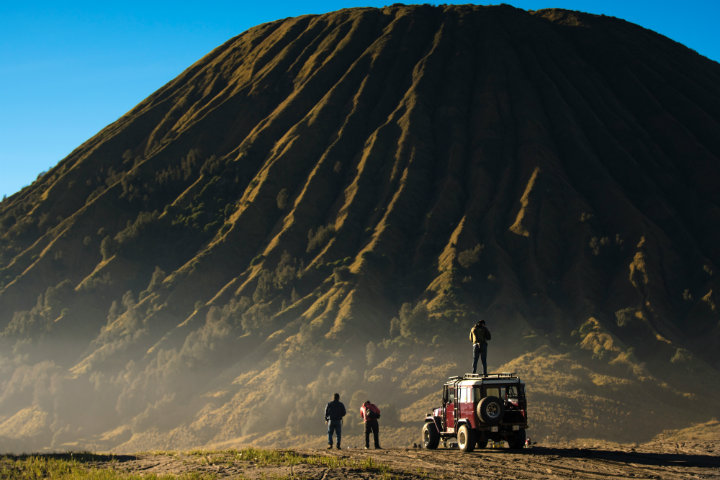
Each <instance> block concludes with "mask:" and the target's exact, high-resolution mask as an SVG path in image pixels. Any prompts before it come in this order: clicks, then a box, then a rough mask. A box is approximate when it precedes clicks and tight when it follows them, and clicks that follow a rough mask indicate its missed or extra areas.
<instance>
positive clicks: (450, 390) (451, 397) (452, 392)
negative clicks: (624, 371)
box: [448, 387, 455, 403]
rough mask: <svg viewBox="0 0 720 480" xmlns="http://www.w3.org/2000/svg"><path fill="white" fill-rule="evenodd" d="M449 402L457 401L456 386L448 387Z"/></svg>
mask: <svg viewBox="0 0 720 480" xmlns="http://www.w3.org/2000/svg"><path fill="white" fill-rule="evenodd" d="M448 403H455V388H453V387H450V388H448Z"/></svg>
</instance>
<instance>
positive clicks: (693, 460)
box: [496, 446, 720, 468]
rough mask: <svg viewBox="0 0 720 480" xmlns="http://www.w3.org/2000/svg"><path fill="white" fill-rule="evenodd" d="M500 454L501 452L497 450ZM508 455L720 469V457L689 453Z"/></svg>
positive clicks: (538, 450) (545, 450)
mask: <svg viewBox="0 0 720 480" xmlns="http://www.w3.org/2000/svg"><path fill="white" fill-rule="evenodd" d="M496 451H498V452H499V450H496ZM506 452H507V453H519V454H525V455H538V456H544V457H549V456H557V457H561V458H583V459H599V460H609V461H613V462H618V463H636V464H641V465H652V466H657V467H705V468H707V467H714V468H717V467H720V457H718V456H714V455H698V454H689V453H652V452H625V451H622V450H595V449H585V448H561V447H537V446H536V447H533V448H530V449H522V450H506Z"/></svg>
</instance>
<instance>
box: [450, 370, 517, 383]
mask: <svg viewBox="0 0 720 480" xmlns="http://www.w3.org/2000/svg"><path fill="white" fill-rule="evenodd" d="M484 378H485V379H491V378H492V379H499V378H517V375H516V374H515V372H499V373H488V374H487V375H483V374H482V373H465V374H463V376H459V375H453V376H452V377H448V379H447V381H448V382H453V381H455V380H482V379H484Z"/></svg>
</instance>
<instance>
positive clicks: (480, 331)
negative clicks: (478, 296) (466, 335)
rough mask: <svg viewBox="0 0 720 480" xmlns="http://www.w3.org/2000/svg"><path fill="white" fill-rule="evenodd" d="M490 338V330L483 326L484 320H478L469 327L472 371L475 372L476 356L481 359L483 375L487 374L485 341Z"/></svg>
mask: <svg viewBox="0 0 720 480" xmlns="http://www.w3.org/2000/svg"><path fill="white" fill-rule="evenodd" d="M488 340H490V330H488V329H487V327H486V326H485V320H480V321H479V322H477V323H476V324H475V326H474V327H472V329H470V341H471V342H472V344H473V371H472V372H473V373H475V372H477V362H478V357H480V359H481V360H482V366H483V375H487V342H488Z"/></svg>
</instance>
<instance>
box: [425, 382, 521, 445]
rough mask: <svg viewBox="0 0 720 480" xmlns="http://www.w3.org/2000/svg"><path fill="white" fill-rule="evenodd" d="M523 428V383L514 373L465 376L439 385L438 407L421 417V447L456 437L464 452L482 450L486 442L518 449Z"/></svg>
mask: <svg viewBox="0 0 720 480" xmlns="http://www.w3.org/2000/svg"><path fill="white" fill-rule="evenodd" d="M527 428H528V425H527V401H526V398H525V383H523V382H521V381H520V379H519V378H518V377H517V376H516V375H515V374H514V373H493V374H490V375H484V376H483V375H478V374H474V373H466V374H465V375H464V376H463V377H450V378H448V380H447V381H446V382H445V385H443V392H442V406H441V407H438V408H435V409H434V410H433V411H432V413H429V414H427V417H426V418H425V425H423V428H422V438H423V446H424V447H425V448H431V449H434V448H437V447H438V445H439V443H440V440H443V443H445V442H447V441H448V440H449V439H452V438H456V439H457V444H458V447H459V448H460V450H462V451H464V452H471V451H473V449H474V448H475V446H476V445H477V447H478V448H485V447H486V446H487V442H488V440H493V441H494V442H499V441H502V440H507V442H508V445H509V446H510V448H522V447H523V446H524V445H525V429H527Z"/></svg>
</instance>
